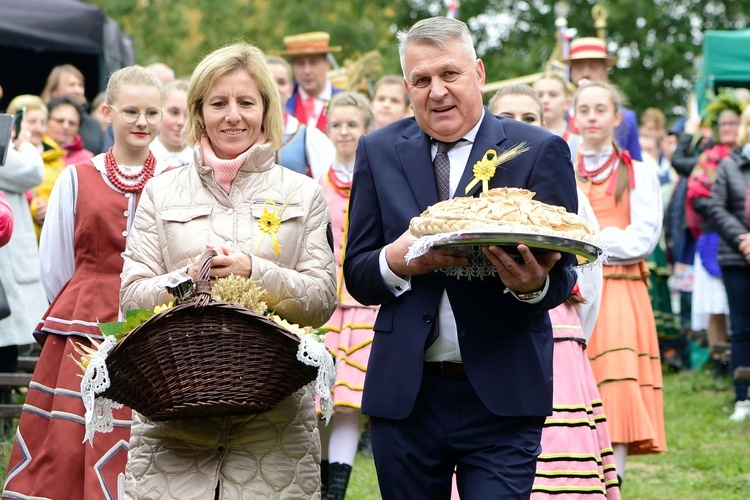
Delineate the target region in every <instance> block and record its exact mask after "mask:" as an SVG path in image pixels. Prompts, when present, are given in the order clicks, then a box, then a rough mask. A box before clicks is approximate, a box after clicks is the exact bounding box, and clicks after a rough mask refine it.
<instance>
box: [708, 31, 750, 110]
mask: <svg viewBox="0 0 750 500" xmlns="http://www.w3.org/2000/svg"><path fill="white" fill-rule="evenodd" d="M703 35H704V38H703V67H702V69H701V76H700V78H699V79H698V82H697V83H696V86H695V95H696V98H697V100H698V109H699V111H700V112H701V113H702V112H703V109H704V108H705V107H706V104H708V95H707V93H708V92H714V93H715V92H717V91H718V90H719V89H720V88H722V87H746V88H750V28H748V29H743V30H731V31H706V32H705V33H704V34H703Z"/></svg>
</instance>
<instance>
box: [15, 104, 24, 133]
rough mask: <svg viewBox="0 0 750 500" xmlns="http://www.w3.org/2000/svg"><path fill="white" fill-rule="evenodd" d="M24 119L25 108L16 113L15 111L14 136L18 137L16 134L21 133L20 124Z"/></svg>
mask: <svg viewBox="0 0 750 500" xmlns="http://www.w3.org/2000/svg"><path fill="white" fill-rule="evenodd" d="M24 118H26V108H25V107H24V108H21V109H19V110H18V111H16V123H15V130H16V134H15V136H16V137H18V134H20V133H21V122H22V121H23V119H24Z"/></svg>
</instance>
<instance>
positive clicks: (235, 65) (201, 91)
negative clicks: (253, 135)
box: [184, 42, 284, 150]
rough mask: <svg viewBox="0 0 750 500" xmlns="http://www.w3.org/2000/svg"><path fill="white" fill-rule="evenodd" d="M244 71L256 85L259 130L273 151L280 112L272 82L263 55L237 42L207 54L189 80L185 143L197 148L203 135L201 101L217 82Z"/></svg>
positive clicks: (278, 140) (281, 135)
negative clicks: (259, 98) (260, 110)
mask: <svg viewBox="0 0 750 500" xmlns="http://www.w3.org/2000/svg"><path fill="white" fill-rule="evenodd" d="M237 70H243V71H246V72H247V73H248V74H249V75H250V77H251V78H253V80H255V82H256V83H257V84H258V88H259V89H260V94H261V96H262V97H263V124H262V126H261V130H262V132H263V134H264V136H265V137H266V140H267V141H268V143H269V144H271V146H272V148H273V149H274V150H276V149H278V148H279V147H280V146H281V143H282V142H283V139H284V121H283V116H284V115H283V109H282V107H281V95H280V94H279V90H278V87H277V86H276V80H274V78H273V75H272V74H271V71H270V70H269V69H268V64H267V63H266V55H265V54H264V53H263V52H262V51H261V50H260V49H258V48H257V47H255V46H253V45H250V44H248V43H244V42H239V43H235V44H232V45H227V46H226V47H222V48H220V49H217V50H215V51H213V52H211V53H210V54H209V55H207V56H206V57H205V58H203V60H202V61H201V62H200V63H199V64H198V66H197V67H196V68H195V71H193V76H192V77H191V78H190V86H189V87H188V95H187V101H188V102H187V104H188V106H187V111H188V117H187V122H186V123H185V130H184V134H185V141H186V143H187V144H188V145H195V144H199V143H200V140H201V137H202V136H203V134H205V133H206V124H205V123H204V121H203V109H202V108H203V101H204V100H205V98H206V95H207V94H208V92H209V91H210V90H211V87H212V86H213V84H214V82H215V81H216V79H217V78H219V77H221V76H223V75H225V74H227V73H231V72H232V71H237Z"/></svg>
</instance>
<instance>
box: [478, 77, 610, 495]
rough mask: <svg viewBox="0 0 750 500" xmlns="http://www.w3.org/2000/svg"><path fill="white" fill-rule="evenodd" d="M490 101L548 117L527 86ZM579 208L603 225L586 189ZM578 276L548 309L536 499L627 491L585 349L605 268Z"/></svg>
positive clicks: (528, 116) (505, 112) (500, 108)
mask: <svg viewBox="0 0 750 500" xmlns="http://www.w3.org/2000/svg"><path fill="white" fill-rule="evenodd" d="M489 106H490V110H491V111H492V112H493V114H496V115H499V116H506V117H508V118H512V119H514V120H518V121H523V122H525V123H528V124H530V125H535V126H537V127H542V126H544V124H545V123H546V115H545V113H544V111H543V104H542V102H541V100H540V98H539V97H538V96H537V93H536V92H535V91H534V89H533V88H531V87H529V86H527V85H511V86H508V87H503V88H501V89H500V90H498V91H497V93H496V94H495V95H494V96H493V97H492V99H491V100H490V104H489ZM578 214H579V215H580V216H581V217H583V218H584V219H586V220H587V221H588V222H589V223H590V224H591V225H592V227H593V228H594V229H595V230H597V231H598V229H599V225H598V223H597V220H596V216H595V215H594V212H593V210H592V208H591V205H590V203H589V202H588V199H587V198H586V196H585V195H583V193H582V192H581V190H580V189H579V190H578ZM578 275H579V277H578V284H577V287H576V288H577V290H574V293H573V294H572V295H571V297H570V298H569V299H568V300H567V301H566V302H565V303H563V304H561V305H559V306H558V307H556V308H554V309H552V310H550V311H549V315H550V321H551V323H552V332H553V336H554V340H555V350H554V359H553V380H554V384H553V395H552V400H553V403H552V404H553V407H552V411H553V413H552V416H550V417H548V418H547V421H546V422H545V425H544V429H543V431H542V453H541V455H540V456H539V458H538V459H537V471H536V478H535V479H534V486H533V489H532V494H531V498H533V499H542V498H560V495H565V494H567V495H571V497H572V496H574V495H582V494H592V493H596V494H598V495H603V496H606V498H608V499H610V500H611V499H619V498H620V490H619V487H618V481H617V473H616V471H615V465H614V459H613V456H612V444H611V441H610V438H609V431H608V428H607V421H606V418H605V413H604V408H603V407H602V400H601V397H600V395H599V389H598V388H597V386H596V381H595V379H594V374H593V372H592V371H591V365H590V363H589V360H588V358H587V357H586V352H585V349H586V342H587V341H588V340H589V339H590V338H591V334H592V332H593V330H594V325H595V323H596V319H597V315H598V311H599V306H600V299H601V291H602V269H601V267H600V266H595V267H593V268H590V269H586V270H583V269H579V271H578Z"/></svg>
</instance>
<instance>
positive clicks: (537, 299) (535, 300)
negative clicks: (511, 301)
mask: <svg viewBox="0 0 750 500" xmlns="http://www.w3.org/2000/svg"><path fill="white" fill-rule="evenodd" d="M547 290H549V275H547V276H546V277H545V278H544V287H543V288H542V291H541V292H539V295H537V296H536V297H534V298H533V299H522V298H520V297H519V296H518V295H516V294H515V293H511V295H513V296H514V297H515V298H516V300H518V301H519V302H523V303H524V304H536V303H538V302H541V301H542V300H544V297H545V296H546V295H547Z"/></svg>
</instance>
